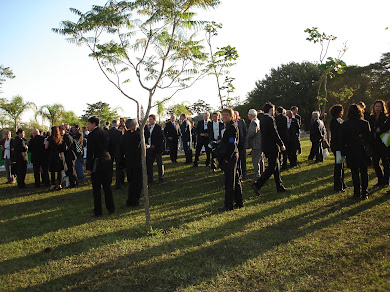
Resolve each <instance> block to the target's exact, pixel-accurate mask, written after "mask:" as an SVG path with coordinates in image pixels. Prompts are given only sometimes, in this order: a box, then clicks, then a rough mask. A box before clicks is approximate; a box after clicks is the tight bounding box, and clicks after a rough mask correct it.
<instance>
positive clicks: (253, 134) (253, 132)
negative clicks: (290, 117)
mask: <svg viewBox="0 0 390 292" xmlns="http://www.w3.org/2000/svg"><path fill="white" fill-rule="evenodd" d="M248 119H249V120H250V121H251V123H250V124H249V128H248V133H247V147H248V149H252V151H251V156H252V163H253V170H254V179H255V181H256V180H257V179H258V178H259V177H260V175H262V174H263V172H264V168H265V167H264V155H263V151H262V150H261V131H260V121H259V120H258V118H257V111H256V110H255V109H250V110H249V112H248Z"/></svg>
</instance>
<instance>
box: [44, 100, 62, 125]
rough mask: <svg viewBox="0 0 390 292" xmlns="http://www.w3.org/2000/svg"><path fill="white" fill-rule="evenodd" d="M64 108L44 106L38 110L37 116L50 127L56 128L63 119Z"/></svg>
mask: <svg viewBox="0 0 390 292" xmlns="http://www.w3.org/2000/svg"><path fill="white" fill-rule="evenodd" d="M64 112H65V108H64V106H63V105H62V104H58V103H55V104H45V105H43V106H41V107H40V108H39V110H38V114H39V115H40V116H41V117H42V118H43V119H45V120H48V121H49V123H50V127H53V126H58V125H59V123H60V122H61V119H62V118H63V117H64Z"/></svg>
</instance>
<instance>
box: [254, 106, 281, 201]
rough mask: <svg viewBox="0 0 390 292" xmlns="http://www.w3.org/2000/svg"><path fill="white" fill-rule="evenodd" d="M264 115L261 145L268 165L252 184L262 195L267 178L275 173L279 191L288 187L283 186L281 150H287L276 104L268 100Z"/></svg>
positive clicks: (261, 125) (261, 127) (257, 193)
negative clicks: (281, 133)
mask: <svg viewBox="0 0 390 292" xmlns="http://www.w3.org/2000/svg"><path fill="white" fill-rule="evenodd" d="M263 111H264V116H263V117H262V118H261V121H260V131H261V147H262V150H263V152H264V155H265V157H267V159H268V167H267V168H266V170H265V171H264V173H263V174H262V175H261V176H260V178H259V179H258V180H257V181H256V182H254V183H253V184H252V189H253V190H254V192H255V194H256V195H260V193H259V190H260V189H261V188H262V187H263V185H264V184H265V183H266V182H267V180H268V179H269V178H270V177H271V175H272V174H273V175H274V179H275V184H276V190H277V192H285V191H286V188H285V187H284V186H283V182H282V179H281V176H280V161H279V152H280V151H286V147H285V146H284V144H283V141H282V139H281V138H280V136H279V134H278V130H277V129H276V123H275V119H274V117H273V116H274V112H275V106H274V105H273V104H272V103H270V102H267V103H266V104H265V105H264V108H263Z"/></svg>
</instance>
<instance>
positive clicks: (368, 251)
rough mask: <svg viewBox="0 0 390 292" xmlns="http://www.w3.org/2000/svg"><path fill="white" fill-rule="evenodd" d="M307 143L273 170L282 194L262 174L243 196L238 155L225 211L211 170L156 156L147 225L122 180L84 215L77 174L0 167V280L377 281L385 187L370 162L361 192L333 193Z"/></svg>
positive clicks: (385, 228) (385, 239)
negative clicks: (51, 175) (160, 171)
mask: <svg viewBox="0 0 390 292" xmlns="http://www.w3.org/2000/svg"><path fill="white" fill-rule="evenodd" d="M309 144H310V143H309V142H308V141H307V140H305V141H304V142H303V146H304V149H303V150H304V153H303V154H302V155H301V156H300V164H299V166H298V167H297V168H295V169H289V170H287V171H285V172H283V173H282V178H283V181H284V184H285V186H286V187H287V188H288V189H289V191H288V192H286V193H276V190H275V184H274V182H273V180H270V181H269V182H268V183H267V184H266V185H265V187H264V188H263V189H262V194H261V196H259V197H258V196H255V195H253V193H252V190H251V188H250V184H251V181H250V178H251V176H252V174H253V168H252V165H251V162H250V161H251V160H250V157H248V160H247V161H248V179H247V180H246V181H245V183H244V192H243V196H244V205H245V207H244V208H242V209H239V210H234V211H232V212H226V213H219V212H218V211H217V208H218V207H221V206H222V205H223V201H224V189H223V175H222V174H221V173H220V172H217V173H215V174H213V173H211V171H210V170H209V168H206V167H205V166H204V164H200V166H199V167H198V168H190V167H189V166H187V165H184V164H183V163H182V162H184V157H183V156H181V157H180V159H179V162H181V163H179V164H176V165H172V164H171V163H170V162H169V161H168V160H169V159H168V158H167V157H166V158H165V170H166V176H165V182H164V183H163V184H162V185H153V186H152V187H151V188H150V192H151V204H152V206H151V214H152V223H153V227H154V230H153V231H152V232H148V233H147V232H145V230H144V210H143V208H142V207H137V208H129V207H126V205H125V200H126V197H127V194H126V191H125V190H114V200H115V204H116V213H115V214H114V215H112V216H108V215H107V210H104V211H105V213H104V216H103V217H101V218H98V219H94V218H90V217H89V214H90V213H92V207H93V201H92V191H91V186H90V184H89V183H87V184H84V185H82V186H81V187H79V188H78V189H72V190H62V191H59V192H47V191H46V190H44V189H43V188H42V189H35V188H33V175H32V173H29V174H28V176H27V183H28V184H29V187H30V188H28V189H26V190H18V189H17V188H16V186H9V185H6V184H4V183H5V181H6V179H5V177H4V173H3V174H2V176H1V178H0V244H1V245H0V291H12V290H27V291H58V290H87V289H88V290H100V291H175V290H179V291H199V290H200V291H255V290H267V291H269V290H270V291H276V290H278V291H280V290H282V291H285V290H288V291H292V290H294V291H302V290H312V291H324V290H327V291H335V290H349V291H370V290H371V291H373V290H375V291H389V290H390V216H389V215H390V203H389V202H390V195H389V194H387V191H389V189H382V190H378V189H373V187H372V186H373V184H374V183H376V179H375V174H374V173H373V171H372V170H370V190H369V191H370V195H371V196H370V199H369V200H366V201H355V200H351V199H349V198H348V197H349V196H351V195H352V192H353V190H352V188H350V189H348V192H347V193H334V192H333V156H332V157H329V158H327V159H326V160H325V162H324V163H322V164H313V163H312V162H308V161H306V157H307V154H308V151H309V146H310V145H309ZM200 162H201V163H202V162H204V156H203V158H201V161H200ZM346 182H347V184H348V185H349V186H352V182H351V175H350V172H349V170H347V171H346ZM126 187H127V186H126ZM103 206H104V205H103Z"/></svg>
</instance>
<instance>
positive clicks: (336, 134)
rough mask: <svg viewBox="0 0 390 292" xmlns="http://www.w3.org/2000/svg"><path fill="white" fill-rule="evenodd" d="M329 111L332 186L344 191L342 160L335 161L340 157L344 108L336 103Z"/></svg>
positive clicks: (338, 190)
mask: <svg viewBox="0 0 390 292" xmlns="http://www.w3.org/2000/svg"><path fill="white" fill-rule="evenodd" d="M329 112H330V115H331V116H332V120H331V121H330V135H331V140H330V149H331V150H332V152H333V154H334V157H335V163H334V171H333V187H334V191H335V192H345V188H346V185H345V183H344V162H343V161H337V160H338V159H341V146H342V145H341V135H342V125H343V122H344V121H343V119H342V116H343V114H344V108H343V106H342V105H341V104H336V105H334V106H332V107H331V108H330V111H329Z"/></svg>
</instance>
